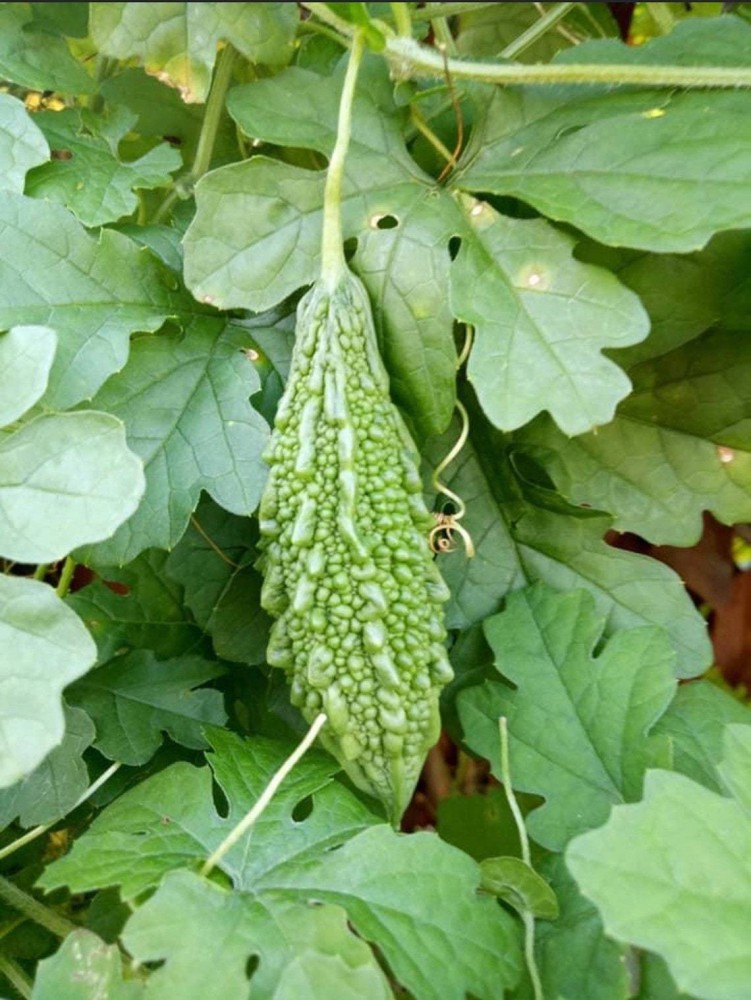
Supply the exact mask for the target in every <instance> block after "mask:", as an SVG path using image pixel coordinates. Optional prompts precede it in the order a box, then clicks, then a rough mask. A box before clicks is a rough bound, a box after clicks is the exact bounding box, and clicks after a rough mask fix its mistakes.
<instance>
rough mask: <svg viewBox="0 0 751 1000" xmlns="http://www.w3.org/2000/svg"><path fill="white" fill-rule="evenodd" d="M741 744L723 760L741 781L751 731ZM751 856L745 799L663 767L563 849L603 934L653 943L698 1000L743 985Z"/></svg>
mask: <svg viewBox="0 0 751 1000" xmlns="http://www.w3.org/2000/svg"><path fill="white" fill-rule="evenodd" d="M729 729H730V730H737V731H742V732H743V733H744V734H745V733H746V732H748V730H747V728H746V727H745V726H743V727H734V726H730V727H729ZM734 735H736V734H734ZM743 743H744V744H745V746H742V745H741V743H740V741H739V742H735V741H734V740H729V741H728V743H727V744H726V749H725V759H724V764H725V766H727V767H728V768H730V769H731V770H732V769H734V768H736V767H737V768H742V767H745V768H746V775H745V777H744V781H746V782H747V778H748V770H747V768H748V746H749V741H748V738H746V739H745V740H744V741H743ZM749 859H751V816H749V813H748V812H747V811H745V809H744V806H743V804H742V803H741V802H740V801H738V800H737V799H734V798H724V797H722V796H720V795H717V794H715V793H714V792H712V791H709V790H708V789H706V788H704V787H703V786H702V785H697V784H696V783H695V782H693V781H691V780H690V779H689V778H686V777H684V776H683V775H682V774H675V773H671V772H669V771H650V772H649V773H648V774H647V778H646V781H645V784H644V800H643V801H642V802H639V803H638V804H636V805H627V806H619V807H617V808H615V809H614V810H613V812H612V814H611V816H610V819H609V820H608V822H607V823H606V824H605V826H603V827H601V828H600V829H599V830H591V831H590V832H589V833H585V834H583V835H582V836H581V837H578V838H577V839H576V840H574V841H573V842H572V843H571V844H570V845H569V848H568V851H567V855H566V860H567V863H568V866H569V868H570V870H571V872H572V874H573V876H574V878H575V879H576V881H577V882H578V883H579V886H580V888H581V890H582V892H583V893H584V894H585V895H586V896H588V897H589V898H590V899H591V900H593V902H594V903H595V904H596V906H597V907H598V909H599V910H600V913H601V914H602V918H603V921H604V924H605V929H606V930H607V932H608V934H609V935H610V936H611V937H614V938H616V939H617V940H620V941H627V942H629V943H631V944H634V945H636V946H638V947H642V948H647V949H649V950H650V951H654V952H657V954H658V955H660V956H661V957H662V958H664V959H665V961H666V962H667V965H668V967H669V969H670V972H671V974H672V976H673V978H674V979H675V982H676V984H677V985H678V987H679V988H680V989H682V990H685V991H686V992H688V993H691V994H695V995H696V996H697V997H699V998H700V1000H745V997H746V996H747V994H748V984H749V982H751V954H749V949H748V927H749V921H751V861H750V860H749ZM666 917H667V919H666Z"/></svg>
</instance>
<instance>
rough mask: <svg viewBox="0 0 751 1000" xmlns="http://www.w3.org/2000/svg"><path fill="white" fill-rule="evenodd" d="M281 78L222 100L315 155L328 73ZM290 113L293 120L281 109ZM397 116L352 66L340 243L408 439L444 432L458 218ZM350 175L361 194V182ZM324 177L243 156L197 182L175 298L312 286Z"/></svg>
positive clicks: (258, 128)
mask: <svg viewBox="0 0 751 1000" xmlns="http://www.w3.org/2000/svg"><path fill="white" fill-rule="evenodd" d="M342 71H343V66H341V65H340V67H339V72H337V74H336V75H334V76H333V77H330V78H328V77H320V76H318V75H317V74H315V73H313V72H310V71H308V70H303V69H300V68H297V67H292V68H289V69H287V70H285V71H284V72H283V73H281V74H279V75H278V76H275V77H273V78H272V79H270V80H260V81H257V82H256V83H253V84H249V85H247V86H245V87H237V88H235V89H234V90H233V91H231V92H230V95H229V99H228V107H229V110H230V113H231V114H232V116H233V117H234V118H235V120H236V121H237V122H238V124H239V125H240V127H241V128H242V129H243V130H244V131H245V132H247V133H248V134H249V135H251V136H253V137H260V138H263V139H266V140H267V141H269V142H272V143H278V144H285V145H292V146H297V147H306V148H310V149H314V150H316V151H317V152H318V153H321V154H324V155H328V154H329V153H330V152H331V149H332V147H333V145H334V140H335V136H336V121H337V113H338V102H339V92H340V88H341V72H342ZM291 108H295V109H296V113H295V115H294V116H293V115H292V114H291V113H290V109H291ZM402 116H403V111H400V110H398V109H397V108H396V107H395V106H394V101H393V85H392V84H391V82H390V81H389V80H388V78H387V76H386V73H385V71H384V67H383V65H382V64H381V61H380V60H372V61H371V60H369V59H367V58H366V59H365V60H364V63H363V67H362V70H361V75H360V82H359V85H358V91H357V95H356V98H355V108H354V117H353V130H352V142H351V145H350V148H349V152H348V155H347V160H346V163H345V181H344V190H343V193H342V211H343V227H344V235H345V238H348V237H353V236H356V237H357V240H358V247H357V253H356V255H355V257H354V260H353V266H354V267H355V269H356V270H357V272H358V273H359V274H360V275H361V276H362V278H363V280H364V282H365V284H366V286H367V288H368V291H369V294H370V297H371V300H372V303H373V307H374V316H375V321H376V328H377V330H378V334H379V338H380V340H381V343H382V345H383V353H384V357H385V360H386V363H387V366H388V368H389V371H390V373H391V377H392V385H393V390H394V394H395V398H396V401H397V402H398V403H399V404H400V405H401V406H403V407H404V409H405V410H406V411H407V412H408V413H409V414H410V415H411V416H412V418H413V419H414V420H415V422H416V426H417V428H418V431H419V433H423V434H424V433H435V432H437V431H439V430H442V429H443V428H445V426H446V424H447V423H448V421H449V419H450V415H451V412H452V410H453V406H454V381H455V364H456V357H455V349H454V343H453V335H452V317H451V314H450V310H449V308H448V305H447V302H446V295H445V289H446V285H447V281H448V268H449V264H450V258H449V254H448V249H447V244H448V240H449V238H450V236H451V235H452V233H453V231H454V228H455V227H456V226H457V225H460V223H461V220H460V218H459V216H458V214H457V212H456V208H455V205H454V202H453V199H452V198H450V197H448V196H447V195H446V194H443V193H441V192H439V191H438V190H436V188H435V186H434V183H433V180H432V178H430V177H429V176H427V175H426V174H424V173H422V171H421V170H420V169H419V168H418V167H417V165H416V164H415V162H414V161H413V160H412V158H411V157H410V155H409V154H408V153H407V150H406V148H405V146H404V139H403V136H402V131H401V119H402ZM363 177H367V178H368V184H367V185H366V186H365V185H363ZM323 185H324V175H323V173H321V172H318V171H313V170H304V169H302V168H300V167H296V166H292V165H290V164H285V163H280V162H278V161H276V160H271V159H268V158H266V157H264V156H256V157H253V158H252V159H250V160H246V161H244V162H242V163H236V164H232V165H230V166H227V167H223V168H221V169H220V170H215V171H213V172H212V173H210V174H208V175H206V176H205V177H204V178H203V179H202V180H201V182H200V183H199V184H198V186H197V189H196V205H197V212H196V216H195V219H194V221H193V222H192V224H191V226H190V228H189V229H188V232H187V233H186V237H185V275H186V282H187V284H188V287H189V288H190V289H191V290H192V292H193V294H194V295H195V296H196V297H197V298H198V299H199V300H201V301H210V302H212V303H213V304H215V305H219V306H221V307H224V308H227V307H232V306H240V307H242V308H251V309H254V310H257V311H262V310H265V309H268V308H269V307H270V306H272V305H275V304H276V303H277V302H279V301H281V300H282V299H283V298H286V297H287V296H288V295H290V294H291V293H292V292H294V291H295V290H296V289H297V288H299V287H300V286H302V285H305V284H309V283H310V282H312V281H313V280H314V279H315V277H317V274H318V271H319V268H320V241H321V217H322V214H321V213H322V205H323Z"/></svg>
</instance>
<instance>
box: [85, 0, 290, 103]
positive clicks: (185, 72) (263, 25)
mask: <svg viewBox="0 0 751 1000" xmlns="http://www.w3.org/2000/svg"><path fill="white" fill-rule="evenodd" d="M297 20H298V15H297V10H296V8H295V7H294V6H291V5H290V4H288V3H232V4H228V3H170V4H142V3H92V4H91V21H90V30H91V35H92V38H93V40H94V43H95V45H96V46H97V48H98V49H99V51H100V52H102V53H103V54H104V55H107V56H113V57H114V58H116V59H131V58H134V57H135V58H137V59H139V60H140V61H141V62H143V64H144V68H145V69H146V72H147V73H150V74H152V75H153V76H156V77H158V78H159V79H160V80H162V81H163V82H164V83H168V84H169V85H170V86H171V87H177V88H178V90H179V91H180V96H181V97H182V99H183V100H184V101H187V102H194V101H196V102H198V103H202V102H203V101H205V100H206V95H207V94H208V91H209V84H210V83H211V73H212V70H213V68H214V60H215V59H216V52H217V46H218V44H219V42H221V41H224V42H231V43H232V45H234V47H235V48H236V49H237V50H238V51H239V52H241V53H242V55H244V56H245V57H246V58H247V59H249V60H250V61H251V62H253V63H261V64H265V65H273V66H280V65H284V64H285V63H287V62H289V60H290V58H291V57H292V53H293V48H292V39H293V37H294V34H295V29H296V27H297Z"/></svg>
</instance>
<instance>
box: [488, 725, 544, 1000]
mask: <svg viewBox="0 0 751 1000" xmlns="http://www.w3.org/2000/svg"><path fill="white" fill-rule="evenodd" d="M498 730H499V733H500V738H501V780H502V781H503V791H504V794H505V796H506V801H507V802H508V805H509V809H510V810H511V815H512V816H513V817H514V822H515V824H516V829H517V832H518V834H519V843H520V845H521V851H522V861H524V863H525V864H526V865H528V866H529V867H530V868H531V867H532V855H531V853H530V850H529V838H528V837H527V828H526V826H525V825H524V817H523V816H522V812H521V809H520V808H519V803H518V802H517V801H516V796H515V795H514V787H513V785H512V784H511V763H510V759H509V750H508V720H507V719H506V717H505V715H502V716H501V718H500V719H499V720H498ZM521 916H522V922H523V923H524V960H525V962H526V965H527V972H528V973H529V978H530V981H531V983H532V991H533V993H534V998H535V1000H545V998H544V995H543V992H542V983H541V982H540V973H539V970H538V968H537V962H536V961H535V918H534V915H533V914H532V913H531V912H530V911H529V909H527V908H525V909H524V911H523V912H522V915H521Z"/></svg>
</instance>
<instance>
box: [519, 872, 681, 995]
mask: <svg viewBox="0 0 751 1000" xmlns="http://www.w3.org/2000/svg"><path fill="white" fill-rule="evenodd" d="M538 869H539V871H540V874H541V875H542V876H543V877H544V878H545V879H548V880H549V882H550V885H551V887H552V889H553V890H554V891H555V894H556V897H557V899H558V903H559V905H560V914H559V916H558V918H557V920H556V921H555V922H554V923H551V922H549V921H543V922H540V923H536V924H535V961H536V963H537V968H538V970H539V973H540V980H541V982H542V989H543V996H544V997H557V998H566V1000H569V998H570V1000H585V998H587V1000H589V998H590V997H591V998H592V1000H594V998H595V997H596V998H597V1000H627V998H629V997H631V996H632V991H631V987H630V983H629V977H628V973H627V968H626V953H627V951H628V949H627V948H625V947H624V946H623V945H620V944H616V942H615V941H611V940H610V939H609V938H607V937H605V932H604V930H603V926H602V921H601V920H600V916H599V914H598V912H597V909H596V908H595V907H594V906H593V905H592V904H591V903H590V902H589V901H588V900H586V899H585V898H584V897H583V896H582V894H581V893H580V892H579V890H578V888H577V885H576V882H574V880H573V878H572V877H571V875H570V874H569V872H568V871H567V869H566V865H565V864H564V861H563V858H562V857H561V856H560V855H554V856H552V857H547V858H545V859H543V860H542V861H540V862H539V864H538ZM533 996H534V994H533V992H532V987H531V984H530V982H529V979H528V978H527V977H525V979H524V980H523V982H522V984H521V987H520V988H519V990H518V991H517V992H516V993H514V1000H533ZM654 1000H667V997H655V998H654Z"/></svg>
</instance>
